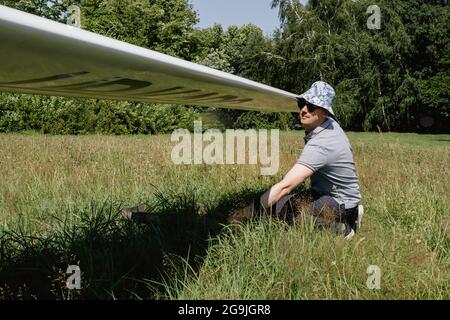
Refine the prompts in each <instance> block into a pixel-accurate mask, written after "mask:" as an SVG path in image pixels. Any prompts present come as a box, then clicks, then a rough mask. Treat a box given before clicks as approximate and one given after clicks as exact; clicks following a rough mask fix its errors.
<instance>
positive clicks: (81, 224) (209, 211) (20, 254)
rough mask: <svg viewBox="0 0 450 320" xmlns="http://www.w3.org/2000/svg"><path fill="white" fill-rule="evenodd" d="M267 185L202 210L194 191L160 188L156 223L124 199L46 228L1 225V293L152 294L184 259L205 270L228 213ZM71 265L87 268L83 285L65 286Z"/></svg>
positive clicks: (47, 296)
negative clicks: (144, 220)
mask: <svg viewBox="0 0 450 320" xmlns="http://www.w3.org/2000/svg"><path fill="white" fill-rule="evenodd" d="M260 192H261V190H243V191H242V192H240V193H238V194H228V195H225V196H224V197H223V198H222V199H220V200H219V201H218V202H217V203H215V204H214V205H211V206H210V207H208V208H202V209H201V210H200V208H199V207H198V203H197V201H196V199H195V198H192V196H174V197H171V198H170V199H166V198H164V196H163V195H162V194H157V198H158V201H157V202H156V203H154V204H151V205H149V209H147V211H148V213H149V214H152V215H157V216H158V217H159V219H158V220H159V223H158V224H157V225H156V224H155V225H139V224H136V223H132V222H129V221H125V220H123V219H121V217H120V214H119V212H120V208H122V205H121V204H118V203H113V202H106V203H102V204H100V205H99V204H98V203H96V202H93V203H91V204H90V205H89V206H88V208H85V209H76V210H75V211H73V210H72V211H70V210H66V212H64V213H63V214H59V215H58V216H59V217H57V216H56V215H55V216H54V219H55V221H56V223H55V224H53V223H52V227H51V230H49V231H47V232H45V233H42V234H39V235H30V234H25V232H23V230H22V229H21V228H20V227H17V228H15V229H13V230H6V229H5V230H1V229H0V300H1V299H134V298H143V299H153V298H155V297H157V296H160V294H158V293H160V292H163V288H162V287H158V285H153V286H152V287H151V288H149V284H148V283H149V281H147V280H150V281H151V282H152V283H155V282H160V281H161V280H162V279H163V277H164V278H167V277H170V276H171V275H174V274H176V273H177V272H180V270H179V269H180V268H183V265H184V263H183V260H188V261H189V264H190V265H191V266H192V267H193V269H194V270H198V267H199V266H201V263H202V261H203V259H204V257H205V255H206V252H207V249H208V246H209V244H210V243H211V241H214V238H215V237H217V236H218V235H219V234H220V232H221V230H222V228H223V227H224V225H226V223H227V219H228V215H229V213H230V212H231V211H232V210H233V209H235V208H238V207H242V206H243V205H244V204H245V203H247V202H248V201H249V200H250V199H252V198H254V197H255V196H256V195H257V194H259V193H260ZM199 211H201V212H203V213H202V214H199ZM61 216H64V218H60V217H61ZM69 265H78V266H79V267H80V269H81V290H68V289H67V287H66V279H67V278H68V277H69V276H70V274H66V270H67V267H68V266H69ZM143 280H145V281H143Z"/></svg>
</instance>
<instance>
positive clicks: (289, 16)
mask: <svg viewBox="0 0 450 320" xmlns="http://www.w3.org/2000/svg"><path fill="white" fill-rule="evenodd" d="M374 2H376V7H375V9H376V8H378V9H379V10H378V11H377V10H374V9H373V8H374V6H373V5H374ZM0 4H3V5H6V6H9V7H13V8H17V9H20V10H23V11H26V12H30V13H34V14H37V15H40V16H44V17H46V18H49V19H53V20H56V21H60V22H63V23H65V22H66V20H67V8H68V7H69V6H70V5H73V4H75V5H78V6H79V7H80V8H81V13H82V15H81V23H82V28H83V29H86V30H89V31H93V32H96V33H98V34H102V35H105V36H108V37H112V38H115V39H118V40H122V41H126V42H128V43H132V44H135V45H138V46H142V47H146V48H149V49H152V50H156V51H159V52H162V53H166V54H169V55H172V56H175V57H179V58H182V59H185V60H188V61H192V62H196V63H200V64H203V65H206V66H209V67H212V68H216V69H219V70H222V71H225V72H230V73H233V74H236V75H239V76H242V77H245V78H249V79H252V80H255V81H258V82H262V83H265V84H268V85H271V86H274V87H277V88H281V89H284V90H287V91H290V92H294V93H301V92H304V91H305V90H307V89H308V88H309V86H310V85H311V84H312V83H313V82H314V81H317V80H324V81H327V82H329V83H330V84H332V85H333V87H334V88H335V90H336V93H337V96H336V99H335V102H334V109H335V113H336V115H337V118H338V120H339V122H340V123H341V125H342V126H343V127H344V128H345V129H346V130H355V131H363V130H364V131H371V130H382V131H408V132H434V133H439V132H447V133H448V132H450V107H449V100H450V99H449V97H450V89H449V87H450V86H449V84H450V73H449V66H450V42H449V35H450V10H449V5H448V3H447V1H445V0H440V1H438V0H436V1H432V0H430V1H425V0H389V1H388V0H377V1H373V0H359V1H354V0H309V1H308V3H307V4H306V5H302V4H301V3H300V1H298V0H273V1H272V3H271V5H272V8H273V9H276V10H278V13H279V20H280V26H279V28H277V29H276V30H274V32H273V33H272V34H271V35H267V34H264V32H263V31H262V30H261V29H260V28H258V27H257V26H255V25H252V24H248V25H245V26H242V27H236V26H231V27H229V28H228V29H226V30H224V29H223V27H222V26H221V25H219V24H216V25H214V26H213V27H210V28H204V29H198V28H195V24H196V23H197V22H198V17H197V13H196V12H195V8H193V7H192V6H191V5H190V3H189V1H188V0H127V1H124V0H83V1H81V0H78V1H74V0H52V1H40V0H19V1H11V0H0ZM371 8H372V9H371ZM371 10H372V11H371ZM249 14H250V13H249ZM373 22H376V23H375V27H373V25H374V24H373ZM203 111H204V108H200V107H197V108H195V107H194V108H186V107H184V106H176V105H171V106H165V105H159V104H149V103H138V102H123V101H122V102H117V101H104V100H97V99H81V98H62V97H44V96H31V95H18V94H8V93H1V95H0V132H10V131H23V130H36V131H40V132H44V133H52V134H85V133H112V134H128V133H144V134H145V133H165V132H171V131H172V130H173V128H175V127H184V128H191V127H192V125H193V120H194V119H197V118H198V117H200V116H201V114H202V112H203ZM216 112H217V113H219V114H223V115H226V116H227V117H228V118H231V119H232V123H233V126H234V127H239V128H281V129H287V128H294V125H295V123H296V121H295V119H294V117H292V115H291V114H285V113H259V112H248V111H238V110H217V111H216Z"/></svg>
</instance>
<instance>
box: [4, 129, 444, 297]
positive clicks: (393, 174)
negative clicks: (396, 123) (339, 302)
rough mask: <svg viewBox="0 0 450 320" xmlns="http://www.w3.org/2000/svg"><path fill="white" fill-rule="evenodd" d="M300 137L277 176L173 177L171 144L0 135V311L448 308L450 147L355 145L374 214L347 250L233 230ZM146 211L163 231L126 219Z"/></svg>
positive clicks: (368, 141) (276, 228)
mask: <svg viewBox="0 0 450 320" xmlns="http://www.w3.org/2000/svg"><path fill="white" fill-rule="evenodd" d="M302 134H303V133H302V132H298V131H295V132H286V133H282V135H281V139H280V148H281V153H280V170H279V173H278V175H276V176H273V177H264V176H260V170H259V166H257V165H217V166H208V165H191V166H176V165H173V164H172V162H171V160H170V152H171V148H172V146H173V145H174V143H171V142H170V136H117V137H116V136H78V137H73V136H43V135H17V134H2V135H0V299H40V298H47V299H53V298H56V299H450V253H449V250H450V170H449V169H450V135H416V134H396V133H390V134H388V133H382V134H380V133H349V134H348V136H349V138H350V140H351V142H352V145H353V151H354V157H355V162H356V165H357V172H358V176H359V178H360V186H361V191H362V195H363V204H364V206H365V213H366V214H365V220H364V224H363V228H362V229H361V232H359V233H358V234H357V236H356V237H354V238H353V239H352V240H351V241H350V242H348V241H345V240H343V239H342V238H341V237H339V236H337V235H334V234H332V233H331V232H328V231H323V230H322V231H319V230H316V229H314V228H313V227H312V226H311V225H308V224H298V225H294V226H288V225H287V224H285V223H283V222H278V221H272V220H259V221H254V222H252V223H248V224H243V225H233V226H230V225H226V224H225V221H226V217H227V214H228V213H229V212H230V211H231V210H232V209H233V208H236V207H238V206H240V205H242V204H244V203H245V202H246V201H247V200H248V199H250V198H252V197H254V196H255V195H257V194H259V193H260V192H262V191H265V189H266V188H268V187H270V186H271V185H272V184H274V183H276V182H277V181H278V180H279V179H280V178H282V176H283V174H284V173H285V172H286V171H287V170H288V169H289V168H290V167H291V165H292V164H293V163H294V162H295V161H296V159H297V157H298V155H299V152H300V150H301V148H302V144H303V142H302V139H301V137H302ZM304 187H307V186H304ZM300 191H301V190H300ZM141 202H144V203H147V204H148V205H149V207H150V209H149V210H148V211H149V214H152V215H157V216H158V217H159V219H160V223H158V224H155V225H151V226H142V225H137V224H133V223H127V222H126V221H123V220H122V219H121V218H120V216H119V214H118V213H119V211H120V208H123V207H128V206H133V205H135V204H136V203H141ZM68 265H79V266H80V268H81V281H82V283H81V286H82V288H81V290H68V289H67V288H66V278H67V277H68V276H69V275H68V274H66V269H67V266H68ZM371 265H376V266H378V267H379V268H380V270H381V288H380V289H379V290H377V289H369V288H368V286H367V284H366V282H367V280H368V277H369V275H368V274H367V269H368V267H369V266H371Z"/></svg>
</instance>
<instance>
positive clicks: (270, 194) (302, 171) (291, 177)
mask: <svg viewBox="0 0 450 320" xmlns="http://www.w3.org/2000/svg"><path fill="white" fill-rule="evenodd" d="M313 173H314V171H313V170H311V169H310V168H308V167H306V166H304V165H302V164H298V163H296V164H295V165H294V166H293V167H292V169H291V170H289V172H288V173H287V174H286V176H285V177H284V178H283V180H281V181H280V182H279V183H277V184H276V185H274V186H273V187H272V188H270V189H269V190H268V191H267V192H266V193H264V194H263V195H262V196H261V205H262V206H264V207H265V208H269V207H271V206H272V205H274V204H275V203H277V202H278V200H280V199H281V198H283V197H285V196H287V195H288V194H289V193H291V192H292V191H293V190H294V189H295V188H297V187H298V186H299V185H300V184H301V183H302V182H303V181H305V180H306V179H307V178H309V177H311V176H312V175H313Z"/></svg>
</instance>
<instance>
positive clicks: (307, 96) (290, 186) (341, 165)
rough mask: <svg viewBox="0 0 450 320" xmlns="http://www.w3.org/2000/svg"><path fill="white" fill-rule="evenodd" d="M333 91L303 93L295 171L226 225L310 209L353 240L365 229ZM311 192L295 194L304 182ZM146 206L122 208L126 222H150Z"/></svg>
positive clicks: (320, 86) (323, 86)
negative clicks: (301, 144) (301, 138)
mask: <svg viewBox="0 0 450 320" xmlns="http://www.w3.org/2000/svg"><path fill="white" fill-rule="evenodd" d="M334 97H335V92H334V90H333V88H332V87H331V86H330V85H329V84H327V83H326V82H323V81H317V82H315V83H314V84H313V85H312V86H311V88H310V89H309V90H308V91H306V92H305V93H303V94H302V95H300V96H299V97H298V98H297V100H298V107H299V119H300V123H301V125H302V126H303V127H304V128H305V138H304V140H305V147H304V148H303V151H302V153H301V155H300V158H299V159H298V161H297V163H296V164H294V166H293V167H292V169H291V170H290V171H289V172H288V173H287V174H286V176H285V177H284V178H283V180H281V181H280V182H279V183H277V184H275V185H274V186H273V187H272V188H270V189H269V190H267V191H266V192H265V193H264V194H263V195H262V196H261V197H260V198H259V199H257V200H256V201H254V202H253V203H252V204H250V205H249V206H247V207H245V208H242V209H238V210H235V211H233V212H232V213H231V215H230V217H229V219H228V221H229V222H234V221H245V220H249V219H250V218H252V217H254V216H255V215H256V214H268V213H270V214H272V215H275V216H284V218H286V217H289V218H290V220H291V221H292V220H293V219H294V220H298V218H299V217H300V216H301V214H302V213H303V212H304V211H309V212H310V213H311V214H312V218H313V220H314V222H315V223H316V224H318V225H319V226H326V227H330V228H332V229H333V230H335V231H337V232H340V233H342V234H344V237H345V239H351V238H352V237H353V236H354V234H355V232H356V231H357V230H358V229H359V227H360V225H361V219H362V216H363V207H362V206H361V205H360V201H361V194H360V192H359V185H358V177H357V175H356V169H355V163H354V161H353V155H352V148H351V146H350V143H349V141H348V139H347V136H346V135H345V133H344V131H343V130H342V128H341V127H340V126H339V124H338V123H337V121H336V120H335V119H334V112H333V108H332V102H333V99H334ZM308 178H311V190H310V191H308V192H306V193H301V194H291V192H292V191H293V190H294V189H295V188H297V187H298V186H299V185H300V184H301V183H303V182H304V181H305V180H306V179H308ZM144 210H145V208H144V207H142V208H140V207H136V208H129V209H124V210H123V211H122V214H123V216H124V217H125V218H126V219H131V220H136V221H141V222H150V221H147V220H148V219H149V218H150V217H151V216H149V215H145V214H142V212H143V211H144Z"/></svg>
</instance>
